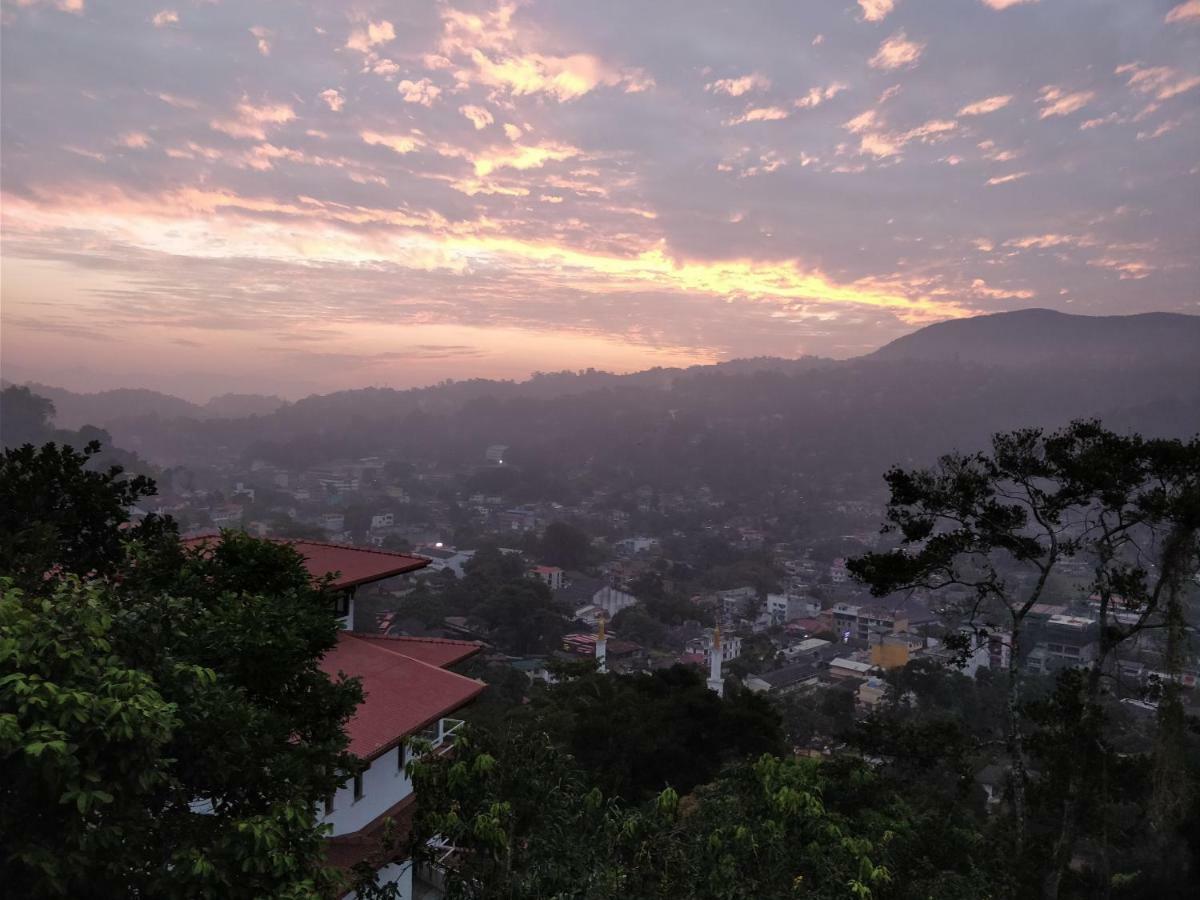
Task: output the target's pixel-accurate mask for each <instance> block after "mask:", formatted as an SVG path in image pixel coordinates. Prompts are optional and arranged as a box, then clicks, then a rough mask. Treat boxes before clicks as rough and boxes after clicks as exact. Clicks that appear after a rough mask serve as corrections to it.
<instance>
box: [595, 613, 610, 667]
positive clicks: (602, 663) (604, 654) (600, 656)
mask: <svg viewBox="0 0 1200 900" xmlns="http://www.w3.org/2000/svg"><path fill="white" fill-rule="evenodd" d="M596 621H597V623H598V624H599V625H600V630H599V632H597V634H596V671H597V672H599V673H600V674H601V675H603V674H604V673H605V672H607V671H608V638H607V637H606V636H605V634H604V613H600V615H599V617H598V618H597V619H596Z"/></svg>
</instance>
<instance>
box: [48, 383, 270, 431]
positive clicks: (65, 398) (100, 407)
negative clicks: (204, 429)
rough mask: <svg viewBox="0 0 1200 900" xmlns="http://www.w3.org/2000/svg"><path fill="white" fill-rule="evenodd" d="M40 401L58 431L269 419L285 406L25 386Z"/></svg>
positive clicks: (266, 400)
mask: <svg viewBox="0 0 1200 900" xmlns="http://www.w3.org/2000/svg"><path fill="white" fill-rule="evenodd" d="M27 386H28V387H29V389H30V390H32V391H33V392H34V393H35V394H37V395H38V396H39V397H45V398H46V399H47V400H50V401H52V402H53V403H54V424H55V425H57V426H58V427H59V428H70V429H75V428H82V427H83V426H84V425H95V426H97V427H100V428H108V427H109V426H110V425H112V424H113V423H117V422H123V421H125V420H128V419H143V418H146V417H152V418H157V419H166V420H170V419H238V418H244V417H246V416H265V415H269V414H271V413H273V412H275V411H276V410H278V409H279V408H280V407H281V406H284V405H286V404H285V401H284V400H282V399H280V398H279V397H264V396H261V395H259V394H224V395H223V396H220V397H213V398H212V399H211V400H209V401H208V402H207V403H205V404H203V405H201V404H198V403H192V402H191V401H189V400H184V399H183V398H181V397H175V396H172V395H171V394H163V393H160V392H159V391H152V390H148V389H145V388H117V389H115V390H111V391H99V392H98V393H95V394H77V393H75V392H74V391H68V390H66V389H64V388H58V387H51V386H50V385H47V384H36V383H32V382H31V383H30V384H28V385H27Z"/></svg>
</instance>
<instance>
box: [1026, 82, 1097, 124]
mask: <svg viewBox="0 0 1200 900" xmlns="http://www.w3.org/2000/svg"><path fill="white" fill-rule="evenodd" d="M1095 96H1096V92H1095V91H1075V92H1073V93H1067V92H1066V91H1064V90H1063V89H1062V88H1060V87H1056V86H1055V85H1046V87H1044V88H1042V89H1041V91H1040V92H1039V93H1038V102H1039V103H1041V104H1042V108H1041V110H1040V111H1039V112H1038V118H1039V119H1048V118H1050V117H1051V116H1069V115H1070V114H1071V113H1073V112H1078V111H1079V110H1081V109H1083V108H1084V107H1085V106H1087V105H1088V104H1089V103H1091V102H1092V100H1093V99H1094V98H1095Z"/></svg>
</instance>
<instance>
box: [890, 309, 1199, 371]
mask: <svg viewBox="0 0 1200 900" xmlns="http://www.w3.org/2000/svg"><path fill="white" fill-rule="evenodd" d="M1197 347H1200V316H1186V315H1181V314H1179V313H1143V314H1141V315H1136V316H1075V315H1069V314H1067V313H1061V312H1055V311H1054V310H1050V309H1022V310H1016V311H1014V312H1007V313H997V314H995V315H990V316H975V317H973V318H969V319H954V320H951V321H949V322H939V323H937V324H936V325H929V326H927V327H925V328H922V329H920V330H919V331H914V332H913V333H912V334H907V335H905V336H904V337H901V338H897V339H896V340H894V341H892V342H891V343H890V344H887V345H885V346H884V347H881V348H880V349H879V350H876V351H875V352H874V353H872V354H870V355H869V356H868V357H867V358H869V359H876V360H900V359H919V360H925V361H933V360H959V361H962V362H972V363H978V364H981V365H989V366H1005V367H1016V366H1029V365H1039V366H1040V365H1047V366H1075V365H1079V364H1080V363H1085V364H1093V365H1113V366H1125V365H1129V364H1135V363H1136V364H1141V363H1152V362H1162V361H1167V360H1179V361H1184V360H1186V359H1187V358H1189V357H1192V356H1195V355H1196V348H1197Z"/></svg>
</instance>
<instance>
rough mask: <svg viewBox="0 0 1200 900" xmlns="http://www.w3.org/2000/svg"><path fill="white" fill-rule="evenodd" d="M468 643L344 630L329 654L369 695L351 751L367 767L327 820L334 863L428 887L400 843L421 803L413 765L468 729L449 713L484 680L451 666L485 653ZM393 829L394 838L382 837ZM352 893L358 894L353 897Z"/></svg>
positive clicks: (411, 887) (336, 671) (405, 897)
mask: <svg viewBox="0 0 1200 900" xmlns="http://www.w3.org/2000/svg"><path fill="white" fill-rule="evenodd" d="M480 647H481V645H480V644H477V643H474V642H470V641H450V640H440V639H429V638H404V637H385V636H380V635H363V634H353V633H350V632H344V633H343V634H342V635H341V637H340V639H339V640H338V643H337V646H336V647H335V648H334V649H333V650H331V651H330V652H329V653H327V654H325V656H324V657H323V658H322V659H321V669H322V671H324V672H325V673H327V674H328V675H329V676H330V677H335V676H338V675H343V674H344V675H349V676H353V677H357V678H361V679H362V685H363V693H364V695H365V699H364V700H363V702H362V704H361V705H360V706H359V707H358V709H357V710H356V711H355V714H354V717H353V718H352V719H351V720H350V721H349V722H348V723H347V725H346V733H347V736H348V737H349V738H350V752H351V753H353V754H354V755H355V756H357V757H359V759H361V760H363V761H364V762H365V763H366V768H365V769H364V770H363V771H362V772H360V773H359V774H357V775H355V776H353V777H352V778H349V779H347V780H346V782H345V783H344V784H343V785H342V786H341V787H340V788H339V789H338V790H337V791H336V792H335V793H334V794H333V796H332V797H329V798H328V799H327V800H326V801H325V803H324V805H323V807H322V809H321V810H319V820H320V821H321V823H322V824H324V825H327V826H329V829H330V830H329V836H328V838H327V839H326V855H327V858H328V860H329V863H330V865H332V866H334V867H336V868H338V869H341V870H342V871H345V872H347V873H349V872H350V871H352V870H353V869H354V868H355V867H356V866H359V865H361V864H363V863H366V864H368V865H369V866H371V867H372V868H373V869H374V870H375V871H376V878H377V880H378V882H379V883H380V884H395V885H396V886H397V888H398V890H397V896H398V898H401V900H412V898H414V897H415V896H417V895H418V892H420V893H424V892H425V890H428V888H427V887H426V888H425V890H422V887H423V886H422V880H423V873H421V872H417V871H414V869H413V865H412V862H411V860H409V859H408V858H407V854H406V852H405V851H404V850H403V849H402V848H403V847H404V841H405V839H406V838H407V836H408V831H409V829H410V828H411V827H412V817H413V813H414V807H415V803H416V796H415V795H414V793H413V785H412V779H411V777H410V775H409V766H410V764H411V762H412V760H413V759H414V758H415V757H417V756H420V755H421V754H422V753H424V752H433V753H444V752H446V750H447V749H448V748H449V747H451V746H452V745H453V742H454V736H455V733H456V732H457V730H458V729H459V728H460V727H461V725H462V722H461V720H459V719H454V718H451V717H450V716H451V714H452V713H454V712H456V711H457V710H459V709H460V708H462V707H463V706H465V705H466V704H468V703H470V702H471V701H472V700H473V699H474V698H475V697H476V696H478V694H479V693H480V692H481V691H482V690H483V688H484V685H483V683H482V682H479V681H476V680H474V679H472V678H466V677H464V676H462V675H457V674H455V673H453V672H449V671H447V670H446V666H449V665H452V664H454V663H456V662H459V661H461V660H463V659H466V658H467V657H469V656H471V655H473V654H474V653H477V652H478V651H479V649H480ZM389 833H390V837H391V839H392V840H389V841H386V842H385V840H384V837H385V835H388V834H389ZM346 896H348V897H350V896H353V894H348V895H346Z"/></svg>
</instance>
